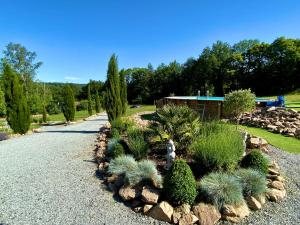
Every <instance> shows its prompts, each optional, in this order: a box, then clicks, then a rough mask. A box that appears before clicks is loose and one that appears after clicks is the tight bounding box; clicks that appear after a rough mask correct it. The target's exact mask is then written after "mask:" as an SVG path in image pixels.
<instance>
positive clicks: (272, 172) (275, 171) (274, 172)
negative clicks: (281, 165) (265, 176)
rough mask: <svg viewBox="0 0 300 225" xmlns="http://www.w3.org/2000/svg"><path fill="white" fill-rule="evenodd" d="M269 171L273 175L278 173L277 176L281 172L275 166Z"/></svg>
mask: <svg viewBox="0 0 300 225" xmlns="http://www.w3.org/2000/svg"><path fill="white" fill-rule="evenodd" d="M268 173H269V174H271V175H277V176H279V175H280V173H279V172H278V171H277V170H275V169H273V168H269V169H268Z"/></svg>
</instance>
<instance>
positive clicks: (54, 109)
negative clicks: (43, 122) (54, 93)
mask: <svg viewBox="0 0 300 225" xmlns="http://www.w3.org/2000/svg"><path fill="white" fill-rule="evenodd" d="M46 110H47V112H48V113H49V114H50V115H53V114H59V113H61V108H60V106H59V105H58V104H57V103H56V102H55V101H50V102H49V104H48V105H47V107H46Z"/></svg>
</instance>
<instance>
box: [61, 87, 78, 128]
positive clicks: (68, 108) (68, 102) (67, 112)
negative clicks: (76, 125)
mask: <svg viewBox="0 0 300 225" xmlns="http://www.w3.org/2000/svg"><path fill="white" fill-rule="evenodd" d="M62 111H63V114H64V116H65V118H66V121H67V122H69V121H73V120H74V117H75V97H74V93H73V89H72V87H71V86H70V85H69V84H67V85H65V88H64V93H63V104H62Z"/></svg>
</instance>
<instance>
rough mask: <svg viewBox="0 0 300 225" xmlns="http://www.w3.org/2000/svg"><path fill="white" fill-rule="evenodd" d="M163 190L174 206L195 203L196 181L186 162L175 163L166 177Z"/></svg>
mask: <svg viewBox="0 0 300 225" xmlns="http://www.w3.org/2000/svg"><path fill="white" fill-rule="evenodd" d="M163 190H164V194H165V196H166V198H167V199H168V200H169V201H170V202H171V203H172V204H175V205H180V204H182V203H188V204H193V203H194V201H195V198H196V196H197V190H196V181H195V178H194V176H193V173H192V170H191V169H190V167H189V165H188V164H187V163H186V162H185V161H184V160H182V159H180V160H175V161H174V163H173V165H172V166H171V168H170V170H169V171H168V173H167V174H166V176H165V179H164V184H163Z"/></svg>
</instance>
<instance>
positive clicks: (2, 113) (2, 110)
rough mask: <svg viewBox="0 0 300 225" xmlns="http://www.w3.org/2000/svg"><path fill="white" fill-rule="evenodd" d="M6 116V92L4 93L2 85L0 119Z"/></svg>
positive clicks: (0, 91)
mask: <svg viewBox="0 0 300 225" xmlns="http://www.w3.org/2000/svg"><path fill="white" fill-rule="evenodd" d="M5 114H6V106H5V98H4V92H3V91H2V88H1V85H0V117H2V116H5Z"/></svg>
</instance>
